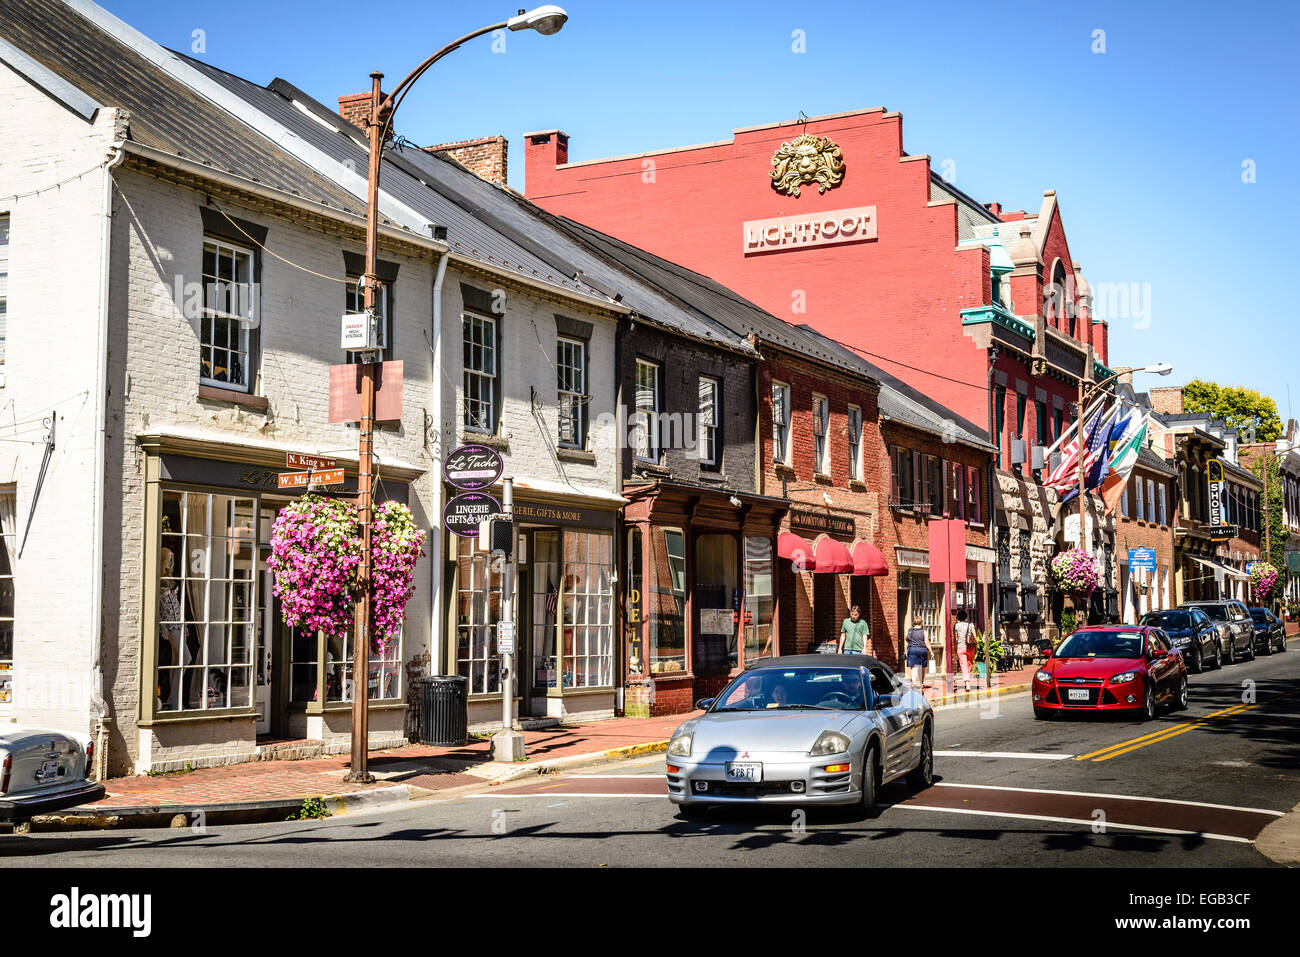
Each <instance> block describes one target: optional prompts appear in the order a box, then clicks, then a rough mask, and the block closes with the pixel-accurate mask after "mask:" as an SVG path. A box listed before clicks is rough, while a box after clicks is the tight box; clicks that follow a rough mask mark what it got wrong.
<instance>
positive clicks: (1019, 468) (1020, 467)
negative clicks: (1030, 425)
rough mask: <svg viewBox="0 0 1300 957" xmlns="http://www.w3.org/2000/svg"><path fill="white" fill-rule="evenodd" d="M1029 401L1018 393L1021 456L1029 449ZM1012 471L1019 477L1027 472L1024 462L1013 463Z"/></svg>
mask: <svg viewBox="0 0 1300 957" xmlns="http://www.w3.org/2000/svg"><path fill="white" fill-rule="evenodd" d="M1028 402H1029V399H1028V397H1027V396H1026V395H1025V394H1024V393H1023V392H1017V393H1016V439H1017V440H1018V441H1019V442H1020V443H1021V445H1022V447H1021V454H1025V455H1027V454H1028V451H1029V450H1028V448H1026V447H1024V445H1023V443H1024V439H1025V406H1026V405H1027V404H1028ZM1011 470H1012V471H1013V472H1015V473H1016V474H1017V475H1023V474H1024V471H1025V467H1024V463H1023V462H1013V464H1012V466H1011Z"/></svg>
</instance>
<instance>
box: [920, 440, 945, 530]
mask: <svg viewBox="0 0 1300 957" xmlns="http://www.w3.org/2000/svg"><path fill="white" fill-rule="evenodd" d="M924 459H925V502H926V504H927V505H929V506H930V514H931V515H935V516H938V515H943V514H945V512H944V505H946V504H947V496H946V494H945V492H944V484H943V483H944V474H943V473H944V469H943V459H941V458H939V456H937V455H926V456H924Z"/></svg>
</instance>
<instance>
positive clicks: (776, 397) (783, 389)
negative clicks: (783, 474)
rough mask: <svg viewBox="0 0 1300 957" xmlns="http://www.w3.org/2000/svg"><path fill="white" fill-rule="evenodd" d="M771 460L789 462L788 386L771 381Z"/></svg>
mask: <svg viewBox="0 0 1300 957" xmlns="http://www.w3.org/2000/svg"><path fill="white" fill-rule="evenodd" d="M772 461H773V462H776V463H777V464H780V465H789V464H790V386H789V385H788V384H787V383H785V382H773V383H772Z"/></svg>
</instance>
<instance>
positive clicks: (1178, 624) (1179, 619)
mask: <svg viewBox="0 0 1300 957" xmlns="http://www.w3.org/2000/svg"><path fill="white" fill-rule="evenodd" d="M1138 624H1139V625H1150V626H1151V627H1152V628H1159V629H1160V630H1161V631H1163V632H1164V633H1165V634H1166V635H1168V636H1169V644H1170V645H1172V646H1173V647H1174V648H1175V649H1177V650H1178V651H1179V652H1181V653H1182V656H1183V661H1185V662H1187V668H1188V670H1189V671H1191V672H1192V673H1193V674H1198V675H1199V674H1200V673H1201V672H1202V671H1204V670H1205V669H1206V668H1207V667H1210V666H1211V665H1213V667H1215V668H1219V667H1221V666H1222V664H1223V655H1222V653H1221V652H1220V651H1219V629H1218V628H1216V627H1215V625H1214V622H1212V621H1210V618H1209V616H1208V615H1207V614H1205V612H1203V611H1201V609H1199V608H1169V609H1165V610H1163V611H1149V612H1147V613H1146V614H1145V615H1143V616H1142V620H1141V621H1139V622H1138Z"/></svg>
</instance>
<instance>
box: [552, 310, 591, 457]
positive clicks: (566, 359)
mask: <svg viewBox="0 0 1300 957" xmlns="http://www.w3.org/2000/svg"><path fill="white" fill-rule="evenodd" d="M566 373H567V374H568V378H567V380H566V378H565V374H566ZM555 376H556V379H555V392H556V402H557V409H556V433H557V435H556V438H557V441H558V442H559V443H560V447H561V448H566V449H585V448H586V446H587V402H586V399H587V343H586V342H585V341H583V340H582V339H573V338H570V337H569V336H556V337H555ZM566 409H567V411H566ZM566 422H570V423H572V438H566V436H565V423H566Z"/></svg>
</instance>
